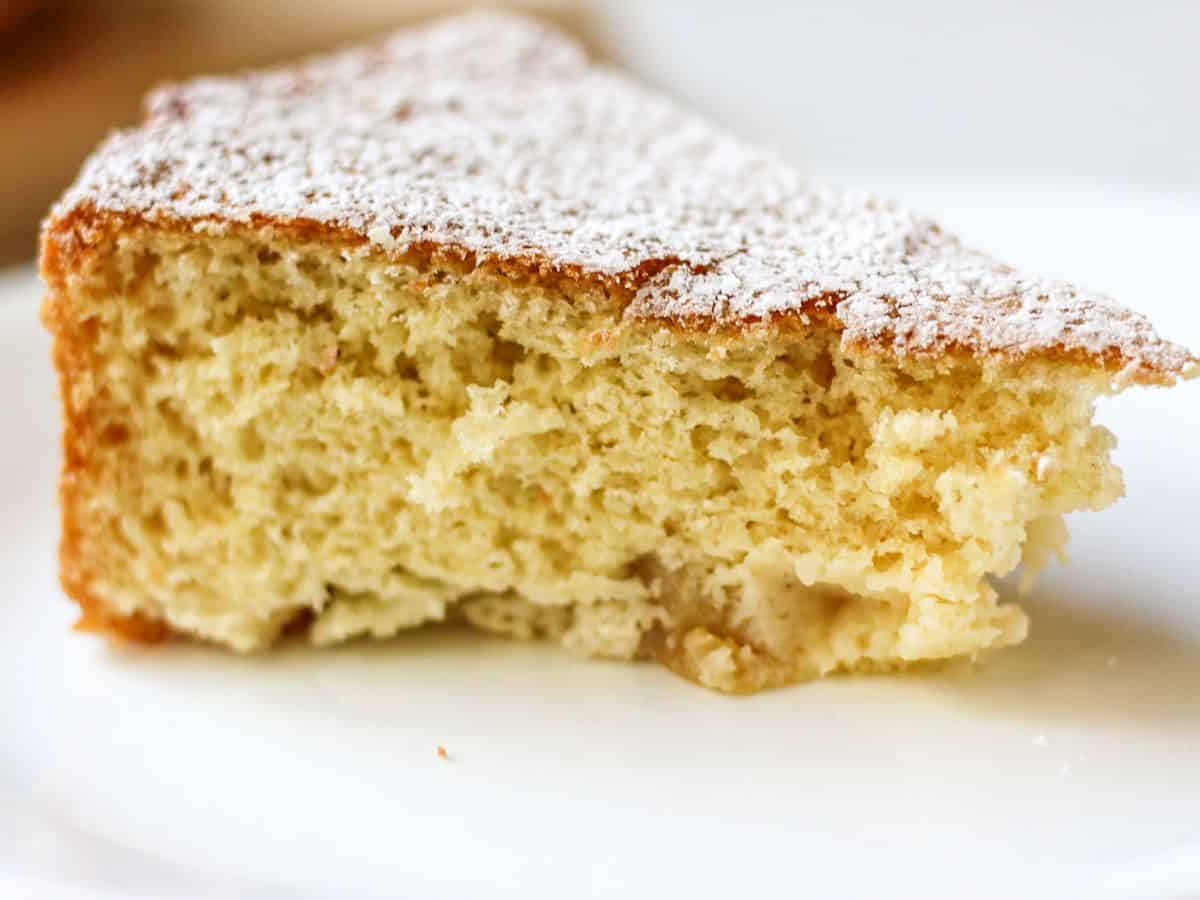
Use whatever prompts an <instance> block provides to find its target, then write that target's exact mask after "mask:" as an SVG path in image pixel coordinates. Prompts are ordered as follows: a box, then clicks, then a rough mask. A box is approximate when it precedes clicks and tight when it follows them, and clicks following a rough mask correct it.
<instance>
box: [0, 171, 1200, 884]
mask: <svg viewBox="0 0 1200 900" xmlns="http://www.w3.org/2000/svg"><path fill="white" fill-rule="evenodd" d="M988 196H992V198H993V201H994V202H993V203H992V205H991V206H990V207H989V206H988V205H987V203H986V202H985V201H981V200H980V199H979V197H978V196H976V197H975V198H974V199H972V200H971V201H970V202H969V203H967V202H966V201H963V204H962V205H961V206H960V207H959V208H958V212H957V213H956V214H955V215H952V216H951V218H952V219H955V220H956V221H957V222H958V223H962V222H964V221H965V220H967V219H970V218H971V217H972V216H974V217H975V218H977V219H978V220H979V222H977V223H975V224H976V225H977V226H979V227H976V228H975V234H976V236H977V237H979V238H981V239H983V240H987V239H988V238H989V237H990V238H991V239H992V240H993V243H994V245H996V246H999V247H1000V248H1001V249H1004V248H1005V247H1007V248H1008V249H1009V251H1010V252H1009V253H1008V255H1009V256H1010V257H1012V256H1014V255H1015V256H1017V257H1018V258H1020V257H1021V256H1022V255H1024V257H1025V258H1035V257H1037V255H1038V254H1039V253H1040V252H1041V250H1042V246H1041V241H1042V240H1044V239H1045V238H1046V237H1047V236H1056V237H1057V241H1058V244H1059V245H1061V246H1062V247H1063V253H1064V254H1065V256H1064V257H1063V258H1064V259H1066V260H1067V261H1068V262H1077V261H1082V263H1081V265H1080V266H1079V268H1086V267H1087V266H1089V265H1090V269H1088V270H1087V271H1083V272H1080V271H1075V272H1073V273H1071V274H1075V275H1080V274H1083V275H1085V276H1089V277H1090V278H1091V279H1092V280H1094V281H1098V282H1099V281H1101V278H1100V277H1099V276H1103V277H1104V278H1105V279H1107V280H1108V282H1109V283H1113V286H1114V288H1120V286H1121V285H1122V283H1126V284H1127V285H1129V286H1133V287H1141V288H1144V292H1143V291H1138V293H1137V294H1136V295H1134V294H1131V293H1129V292H1127V293H1126V296H1128V297H1129V299H1130V300H1132V301H1134V302H1141V301H1146V302H1141V305H1143V306H1144V307H1156V308H1154V309H1151V310H1150V311H1152V312H1154V313H1155V314H1156V315H1157V317H1158V318H1159V319H1160V320H1163V323H1164V325H1167V326H1170V327H1168V328H1167V330H1168V331H1169V332H1171V333H1173V334H1174V335H1175V336H1177V337H1179V338H1182V339H1185V340H1190V341H1191V342H1192V343H1193V345H1200V315H1198V314H1197V313H1196V311H1195V310H1196V308H1197V306H1196V303H1195V289H1194V287H1193V285H1194V284H1195V283H1196V272H1195V253H1194V250H1195V242H1194V238H1189V237H1188V235H1189V234H1194V233H1195V221H1194V219H1193V220H1190V222H1191V224H1190V228H1185V227H1183V225H1182V224H1181V222H1183V220H1182V219H1180V218H1178V217H1177V216H1176V217H1175V218H1172V216H1175V215H1176V214H1175V213H1174V212H1170V211H1164V212H1162V213H1161V215H1158V216H1157V218H1155V217H1154V216H1151V215H1150V214H1143V215H1142V216H1141V218H1140V219H1139V218H1136V217H1134V218H1132V219H1131V218H1130V216H1129V215H1127V214H1125V213H1124V212H1122V213H1121V214H1120V215H1117V214H1114V213H1113V212H1112V211H1111V207H1108V209H1109V213H1108V214H1107V218H1104V217H1103V216H1101V217H1100V218H1097V217H1096V215H1095V214H1094V213H1093V212H1092V211H1089V210H1087V209H1083V210H1082V211H1080V210H1078V209H1077V212H1076V214H1075V215H1074V219H1072V218H1071V214H1069V213H1065V212H1063V211H1062V210H1060V211H1059V212H1058V213H1051V214H1048V215H1046V216H1043V217H1039V221H1040V224H1039V226H1038V227H1039V228H1040V229H1041V232H1040V234H1032V235H1030V234H1028V233H1027V227H1028V217H1027V216H1024V215H1019V216H1018V215H1017V213H1016V211H1013V212H1012V214H1011V215H1009V216H1008V217H1007V218H1006V217H1005V215H1004V214H1003V212H1002V211H1001V212H997V210H1002V208H1003V207H1004V206H1005V204H1006V203H1008V204H1009V205H1010V206H1011V205H1013V204H1012V203H1011V200H1005V199H1004V198H1011V195H1009V194H996V195H988ZM1156 229H1157V230H1156ZM1170 240H1174V241H1176V245H1175V246H1174V249H1172V248H1171V245H1170V243H1169V241H1170ZM1164 241H1166V242H1168V243H1166V244H1164ZM1081 242H1091V243H1092V244H1097V243H1098V244H1099V250H1100V252H1099V254H1097V255H1096V256H1095V257H1094V260H1093V262H1092V263H1090V264H1089V263H1087V257H1086V256H1084V255H1081V254H1080V253H1079V250H1078V248H1079V247H1080V246H1082V245H1083V244H1082V243H1081ZM1107 247H1112V248H1113V249H1114V250H1116V249H1118V248H1119V250H1120V254H1119V259H1118V258H1117V256H1118V255H1117V254H1116V253H1108V252H1107V250H1106V248H1107ZM1073 254H1074V255H1073ZM1114 260H1115V261H1114ZM1172 265H1173V266H1174V268H1171V266H1172ZM1089 272H1090V275H1089ZM1056 274H1064V273H1056ZM1123 280H1124V281H1123ZM0 288H2V289H3V290H5V291H8V292H10V293H21V294H25V295H29V294H31V293H35V292H36V288H35V286H34V284H33V281H32V277H31V276H29V275H9V276H7V277H6V278H4V279H2V284H0ZM1184 291H1190V292H1191V296H1190V297H1188V296H1187V294H1186V293H1183V292H1184ZM1172 292H1174V296H1172ZM1172 301H1176V302H1172ZM46 345H47V341H46V338H45V337H44V335H43V334H42V332H41V330H40V328H39V326H38V325H37V324H36V321H35V314H34V311H33V305H32V303H31V302H30V301H29V300H27V299H23V300H21V301H19V302H16V301H14V302H11V303H8V304H6V305H3V306H0V422H2V426H3V439H2V440H0V497H2V498H3V507H2V511H0V534H2V535H3V546H2V547H0V583H2V584H3V587H4V590H3V593H2V594H0V603H3V610H4V626H3V629H0V667H2V672H0V723H2V724H0V896H3V897H81V898H83V897H87V898H92V897H122V898H126V897H166V896H171V897H192V896H220V897H233V896H237V897H246V896H253V897H295V896H336V897H357V896H364V897H374V896H404V897H414V898H434V897H444V896H456V897H460V896H469V897H478V896H521V897H526V898H538V897H555V898H557V897H563V896H594V895H608V896H611V895H617V894H619V893H622V894H625V895H629V896H653V897H671V896H683V895H685V894H684V893H683V892H684V891H686V892H687V894H690V895H693V896H720V897H724V898H729V897H753V896H790V895H800V894H809V895H812V896H870V897H874V896H888V897H908V896H920V897H926V898H930V897H1014V896H1022V897H1025V896H1046V897H1056V898H1057V897H1075V896H1079V897H1089V898H1096V897H1122V898H1126V897H1128V898H1156V897H1177V898H1184V897H1198V896H1200V697H1198V694H1197V686H1198V685H1200V653H1198V652H1197V651H1198V648H1200V552H1198V551H1200V547H1198V540H1197V525H1196V523H1197V519H1196V515H1197V512H1196V511H1197V510H1198V509H1200V476H1198V474H1197V462H1198V459H1197V457H1198V453H1197V449H1196V447H1197V440H1198V438H1200V404H1198V403H1197V399H1200V391H1198V390H1197V385H1195V384H1191V385H1185V386H1184V387H1182V388H1180V389H1178V390H1176V391H1172V392H1167V391H1139V392H1135V393H1132V394H1129V395H1126V396H1125V397H1123V398H1121V399H1120V400H1119V401H1116V402H1114V403H1113V404H1111V405H1105V407H1104V409H1103V415H1102V418H1103V419H1104V420H1105V421H1106V422H1107V423H1108V424H1110V425H1111V426H1112V427H1113V428H1114V429H1115V430H1117V431H1118V432H1119V433H1120V434H1121V435H1122V446H1121V449H1120V450H1119V452H1118V458H1119V461H1120V463H1121V464H1122V465H1123V466H1124V468H1125V472H1126V476H1127V481H1128V494H1129V497H1128V499H1127V500H1125V501H1124V502H1122V503H1121V504H1120V505H1118V506H1117V507H1116V508H1114V509H1112V510H1110V511H1107V512H1105V513H1101V514H1091V515H1086V516H1082V517H1079V518H1076V519H1074V520H1073V522H1072V525H1073V529H1074V531H1075V536H1074V541H1073V544H1072V550H1073V555H1074V564H1073V565H1072V566H1071V567H1070V568H1068V569H1065V570H1061V569H1059V570H1055V571H1052V572H1051V573H1050V574H1049V576H1048V577H1047V578H1046V579H1045V580H1044V581H1043V584H1042V587H1041V588H1040V589H1039V590H1038V592H1037V594H1036V596H1035V597H1034V599H1033V601H1032V602H1030V603H1029V604H1028V605H1029V607H1030V609H1031V612H1032V614H1033V633H1032V637H1031V638H1030V640H1029V641H1028V643H1026V644H1025V645H1024V646H1022V647H1020V648H1017V649H1015V650H1012V651H1008V652H1005V653H1003V654H1000V655H998V656H996V657H993V658H992V660H991V661H990V662H989V663H988V664H986V665H984V666H982V667H980V668H977V669H970V668H968V667H965V666H964V667H959V668H957V669H955V670H953V671H949V672H945V673H942V674H939V675H934V676H920V677H916V676H910V677H899V678H874V679H855V680H833V681H829V682H826V683H821V684H814V685H809V686H802V687H797V688H793V689H788V690H783V691H778V692H775V693H770V694H765V695H762V696H757V697H752V698H748V699H730V698H727V697H721V696H717V695H715V694H710V693H707V692H704V691H702V690H699V689H697V688H694V687H692V686H690V685H688V684H685V683H683V682H681V681H679V680H677V679H675V678H674V677H672V676H671V675H669V674H668V673H666V672H665V671H663V670H661V669H658V668H656V667H654V666H650V665H643V666H630V665H620V664H605V663H594V662H592V663H589V662H581V661H578V660H575V659H572V658H571V657H569V656H567V655H565V654H564V653H562V652H560V651H558V650H556V649H553V648H550V647H543V646H537V645H519V644H510V643H505V642H502V641H498V640H491V639H487V638H483V637H478V636H474V635H464V634H458V633H445V632H442V633H424V634H416V635H410V636H406V637H403V638H401V639H399V640H396V641H394V642H391V643H387V644H382V645H374V646H366V645H359V646H355V647H351V648H346V649H342V650H336V651H332V652H324V653H316V652H309V651H306V650H303V649H300V648H294V649H291V650H287V651H284V652H282V653H279V654H276V655H269V656H261V657H255V658H248V659H243V658H236V657H233V656H229V655H226V654H223V653H219V652H216V651H210V650H205V649H201V648H196V647H184V646H171V647H167V648H159V649H149V650H147V649H138V648H120V647H112V646H109V645H107V644H105V643H104V642H103V641H100V640H97V639H95V638H92V637H87V636H82V635H76V634H72V633H70V632H69V631H68V626H69V624H70V622H71V620H72V616H73V610H72V607H71V606H70V605H69V604H68V603H67V602H66V601H65V600H64V599H63V597H62V595H61V593H60V592H59V590H58V587H57V585H56V582H55V571H54V567H55V562H54V549H55V542H56V539H57V522H56V516H57V513H56V510H55V509H54V506H53V501H52V498H53V482H54V478H55V470H56V467H57V464H58V462H57V455H58V454H57V449H56V443H57V435H58V421H57V416H58V411H57V408H56V405H55V402H54V400H53V396H54V394H53V390H54V389H53V385H52V379H51V373H50V369H49V365H48V362H47V356H46ZM439 744H441V745H444V746H445V747H446V748H447V749H448V751H449V753H450V759H449V760H441V759H439V758H438V756H437V754H436V748H437V746H438V745H439Z"/></svg>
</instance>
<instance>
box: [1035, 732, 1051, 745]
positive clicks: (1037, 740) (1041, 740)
mask: <svg viewBox="0 0 1200 900" xmlns="http://www.w3.org/2000/svg"><path fill="white" fill-rule="evenodd" d="M1033 743H1034V746H1037V747H1046V746H1049V744H1050V742H1049V741H1048V740H1046V736H1045V735H1044V734H1039V735H1038V736H1037V737H1035V738H1034V739H1033Z"/></svg>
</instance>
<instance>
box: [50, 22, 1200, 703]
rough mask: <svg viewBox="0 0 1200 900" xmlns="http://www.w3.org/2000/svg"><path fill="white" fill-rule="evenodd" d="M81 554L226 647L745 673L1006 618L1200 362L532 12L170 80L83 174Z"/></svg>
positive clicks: (59, 212) (786, 673)
mask: <svg viewBox="0 0 1200 900" xmlns="http://www.w3.org/2000/svg"><path fill="white" fill-rule="evenodd" d="M42 268H43V274H44V277H45V279H46V281H47V284H48V286H49V293H48V297H47V302H46V305H45V308H44V316H45V319H46V322H47V325H48V326H49V328H50V329H51V330H52V332H53V333H54V335H55V361H56V364H57V366H58V368H59V371H60V375H61V382H62V394H63V402H64V408H65V418H66V433H65V439H64V451H65V465H64V472H63V478H62V487H61V495H62V502H63V522H64V535H63V544H62V578H63V584H64V586H65V588H66V590H67V592H68V593H69V594H70V595H71V596H72V597H74V598H75V599H76V600H78V601H79V602H80V603H81V604H82V606H83V607H84V622H85V624H88V625H91V626H94V627H100V628H105V629H109V630H116V631H119V632H122V633H127V634H133V635H135V636H140V637H155V636H158V635H160V634H162V633H165V632H166V631H171V632H178V633H183V634H190V635H196V636H199V637H202V638H205V639H208V640H212V641H215V642H218V643H220V644H223V645H226V646H229V647H232V648H234V649H237V650H253V649H258V648H261V647H266V646H268V645H270V644H271V643H272V642H273V641H275V640H276V639H277V638H278V637H279V636H280V634H281V633H283V632H284V631H285V630H288V631H295V630H299V629H304V630H305V631H306V633H307V634H308V635H309V636H310V637H311V638H312V639H313V640H314V641H315V642H317V643H331V642H336V641H341V640H345V639H348V638H352V637H356V636H361V635H366V636H373V637H386V636H388V635H391V634H394V633H395V632H397V631H398V630H400V629H403V628H409V627H414V626H417V625H420V624H422V623H426V622H436V621H442V620H462V621H466V622H470V623H472V624H474V625H477V626H479V627H482V628H486V629H489V630H492V631H498V632H502V633H505V634H510V635H513V636H516V637H534V636H541V637H549V638H552V639H554V640H558V641H560V642H562V643H563V644H564V645H566V646H567V647H569V648H571V649H573V650H576V651H578V652H581V653H584V654H588V655H596V656H610V657H618V658H635V657H650V658H655V659H659V660H661V661H663V662H664V663H666V664H667V665H668V666H670V667H671V668H673V669H675V670H676V671H678V672H680V673H682V674H684V675H686V676H687V677H689V678H692V679H694V680H696V681H698V682H700V683H702V684H705V685H707V686H710V687H714V688H718V689H721V690H729V691H751V690H757V689H760V688H764V687H769V686H774V685H778V684H783V683H787V682H791V681H796V680H801V679H805V678H810V677H814V676H818V675H822V674H825V673H829V672H835V671H859V670H877V669H890V668H895V667H899V666H903V665H907V664H911V663H914V662H918V661H922V660H932V659H942V658H946V657H951V656H957V655H964V654H974V653H976V652H978V651H980V650H983V649H986V648H990V647H999V646H1004V645H1007V644H1012V643H1015V642H1017V641H1019V640H1020V639H1021V638H1022V637H1023V635H1024V633H1025V627H1026V625H1025V619H1024V616H1023V614H1022V613H1021V612H1020V611H1019V610H1018V609H1016V608H1015V607H1013V606H1011V605H1002V604H998V603H997V598H996V593H995V591H994V590H993V589H992V587H991V586H990V585H989V583H988V578H989V577H990V576H993V575H998V574H1003V573H1006V572H1009V571H1011V570H1012V569H1013V568H1015V567H1016V566H1017V565H1018V564H1019V563H1020V562H1021V561H1022V560H1023V559H1024V561H1025V563H1026V566H1027V571H1030V572H1032V571H1033V570H1036V569H1037V568H1038V567H1040V566H1041V565H1043V564H1044V563H1045V562H1046V561H1047V560H1048V559H1049V558H1050V557H1051V556H1052V555H1053V554H1055V553H1060V552H1061V549H1062V546H1063V543H1064V542H1065V538H1066V530H1065V526H1064V525H1063V524H1062V520H1061V516H1062V514H1064V513H1066V512H1068V511H1071V510H1075V509H1083V508H1091V509H1099V508H1101V507H1103V506H1105V505H1107V504H1109V503H1111V502H1112V501H1113V500H1115V499H1116V498H1117V497H1118V496H1119V495H1120V493H1121V481H1120V475H1119V473H1118V471H1117V470H1116V469H1115V468H1114V467H1113V466H1112V465H1111V463H1110V462H1109V459H1108V453H1109V450H1110V449H1111V447H1112V444H1113V440H1112V437H1111V435H1109V434H1108V433H1107V432H1106V431H1105V430H1104V429H1102V428H1099V427H1096V426H1093V425H1092V424H1091V416H1092V411H1093V404H1094V401H1095V399H1096V398H1097V397H1098V396H1100V395H1102V394H1105V393H1109V392H1111V391H1113V390H1115V389H1117V388H1119V387H1120V386H1123V385H1124V384H1127V383H1133V382H1146V383H1164V384H1169V383H1171V382H1173V381H1174V380H1175V379H1176V378H1177V377H1178V376H1179V375H1180V374H1185V372H1189V371H1192V370H1193V369H1194V366H1195V362H1196V360H1195V359H1194V358H1193V357H1192V356H1191V355H1190V354H1189V353H1187V352H1186V351H1185V350H1183V349H1182V348H1180V347H1178V346H1176V345H1173V344H1170V343H1168V342H1166V341H1163V340H1161V339H1160V338H1158V337H1157V335H1155V333H1154V332H1153V330H1152V329H1151V327H1150V325H1149V324H1148V323H1147V322H1146V320H1145V319H1144V318H1142V317H1140V316H1138V315H1137V314H1135V313H1131V312H1129V311H1126V310H1123V309H1121V308H1120V307H1117V306H1115V305H1114V304H1112V302H1111V301H1108V300H1107V299H1106V298H1103V297H1099V296H1095V295H1090V294H1086V293H1084V292H1081V291H1078V290H1076V289H1075V288H1072V287H1070V286H1069V285H1064V284H1062V283H1058V282H1047V281H1043V280H1040V279H1036V278H1031V277H1028V276H1025V275H1022V274H1020V273H1018V272H1015V271H1013V270H1012V269H1010V268H1008V267H1006V266H1003V265H1001V264H999V263H997V262H995V261H994V260H992V259H990V258H989V257H987V256H986V255H984V254H981V253H978V252H975V251H971V250H968V249H966V248H964V247H963V246H962V245H961V244H959V243H958V242H957V241H956V240H955V239H954V238H952V237H950V236H947V235H946V234H944V233H943V232H942V231H940V230H939V229H938V228H937V227H936V226H935V225H934V224H932V223H930V222H928V221H926V220H924V219H922V218H920V217H918V216H915V215H913V214H912V213H909V212H907V211H905V210H902V209H899V208H897V207H895V206H893V205H890V204H888V203H885V202H883V201H880V200H877V199H874V198H871V197H866V196H856V195H848V194H839V193H835V192H831V191H828V190H824V189H821V188H818V187H814V186H812V185H809V184H807V183H806V182H805V181H804V180H803V179H802V178H801V177H800V176H799V175H798V174H797V173H796V172H795V171H794V170H793V169H791V168H790V167H789V166H787V165H786V164H785V163H783V162H781V161H779V160H777V159H775V158H773V157H772V156H770V155H769V154H767V153H765V152H763V151H760V150H757V149H755V148H752V147H748V146H746V145H744V144H742V143H740V142H738V141H737V140H735V139H733V138H731V137H729V136H727V135H724V134H722V133H720V132H718V131H717V130H715V129H714V128H712V127H711V126H709V125H707V124H705V123H704V122H702V121H700V120H698V119H696V118H695V117H693V116H691V115H689V114H687V113H685V112H682V111H680V110H679V109H677V108H676V107H674V106H672V105H671V104H670V103H669V102H668V101H666V100H663V99H662V98H660V97H657V96H655V95H653V94H650V93H648V92H646V91H644V90H642V89H640V88H638V87H637V86H636V85H634V84H633V83H631V82H630V81H628V80H627V79H625V78H624V77H623V76H621V75H619V74H617V73H615V72H612V71H610V70H607V69H605V68H602V67H598V66H593V65H589V64H588V62H587V61H586V59H585V58H584V57H583V55H582V54H581V52H580V51H579V50H578V48H577V47H576V46H575V45H574V44H573V43H572V42H570V41H569V40H567V39H565V38H563V37H562V36H560V35H558V34H556V33H554V32H552V31H549V30H547V29H546V28H544V27H543V26H541V25H538V24H536V23H533V22H530V21H527V20H524V19H519V18H513V17H508V16H497V15H473V16H468V17H463V18H458V19H452V20H447V21H443V22H440V23H435V24H433V25H431V26H428V27H426V28H424V29H421V30H417V31H411V32H405V33H401V34H399V35H397V36H395V37H392V38H390V39H388V40H386V41H384V42H382V43H379V44H377V45H374V46H371V47H365V48H360V49H357V50H353V51H349V52H346V53H342V54H339V55H337V56H333V57H326V58H323V59H319V60H316V61H313V62H309V63H305V64H302V65H300V66H296V67H292V68H289V69H284V70H277V71H271V72H266V73H259V74H253V75H248V76H242V77H238V78H228V79H205V80H200V81H196V82H192V83H190V84H187V85H183V86H180V87H172V88H167V89H164V90H160V91H159V92H157V93H156V94H155V95H153V96H152V98H151V100H150V102H149V111H148V116H147V119H146V122H145V123H144V124H143V125H142V126H141V127H139V128H137V129H134V130H132V131H129V132H125V133H121V134H117V135H114V136H113V137H112V138H110V139H109V141H107V142H106V143H105V144H104V145H103V146H102V147H101V148H100V149H99V150H98V151H97V152H96V154H95V155H94V156H93V158H92V159H91V160H90V161H89V162H88V164H87V165H86V166H85V168H84V170H83V172H82V174H81V175H80V178H79V181H78V182H77V183H76V185H75V186H74V187H73V188H72V189H71V190H70V191H69V192H68V194H67V195H66V196H65V197H64V199H63V200H62V201H61V203H60V204H59V205H58V206H57V207H56V209H55V210H54V211H53V213H52V215H51V217H50V219H49V220H48V222H47V224H46V228H45V231H44V237H43V255H42Z"/></svg>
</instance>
